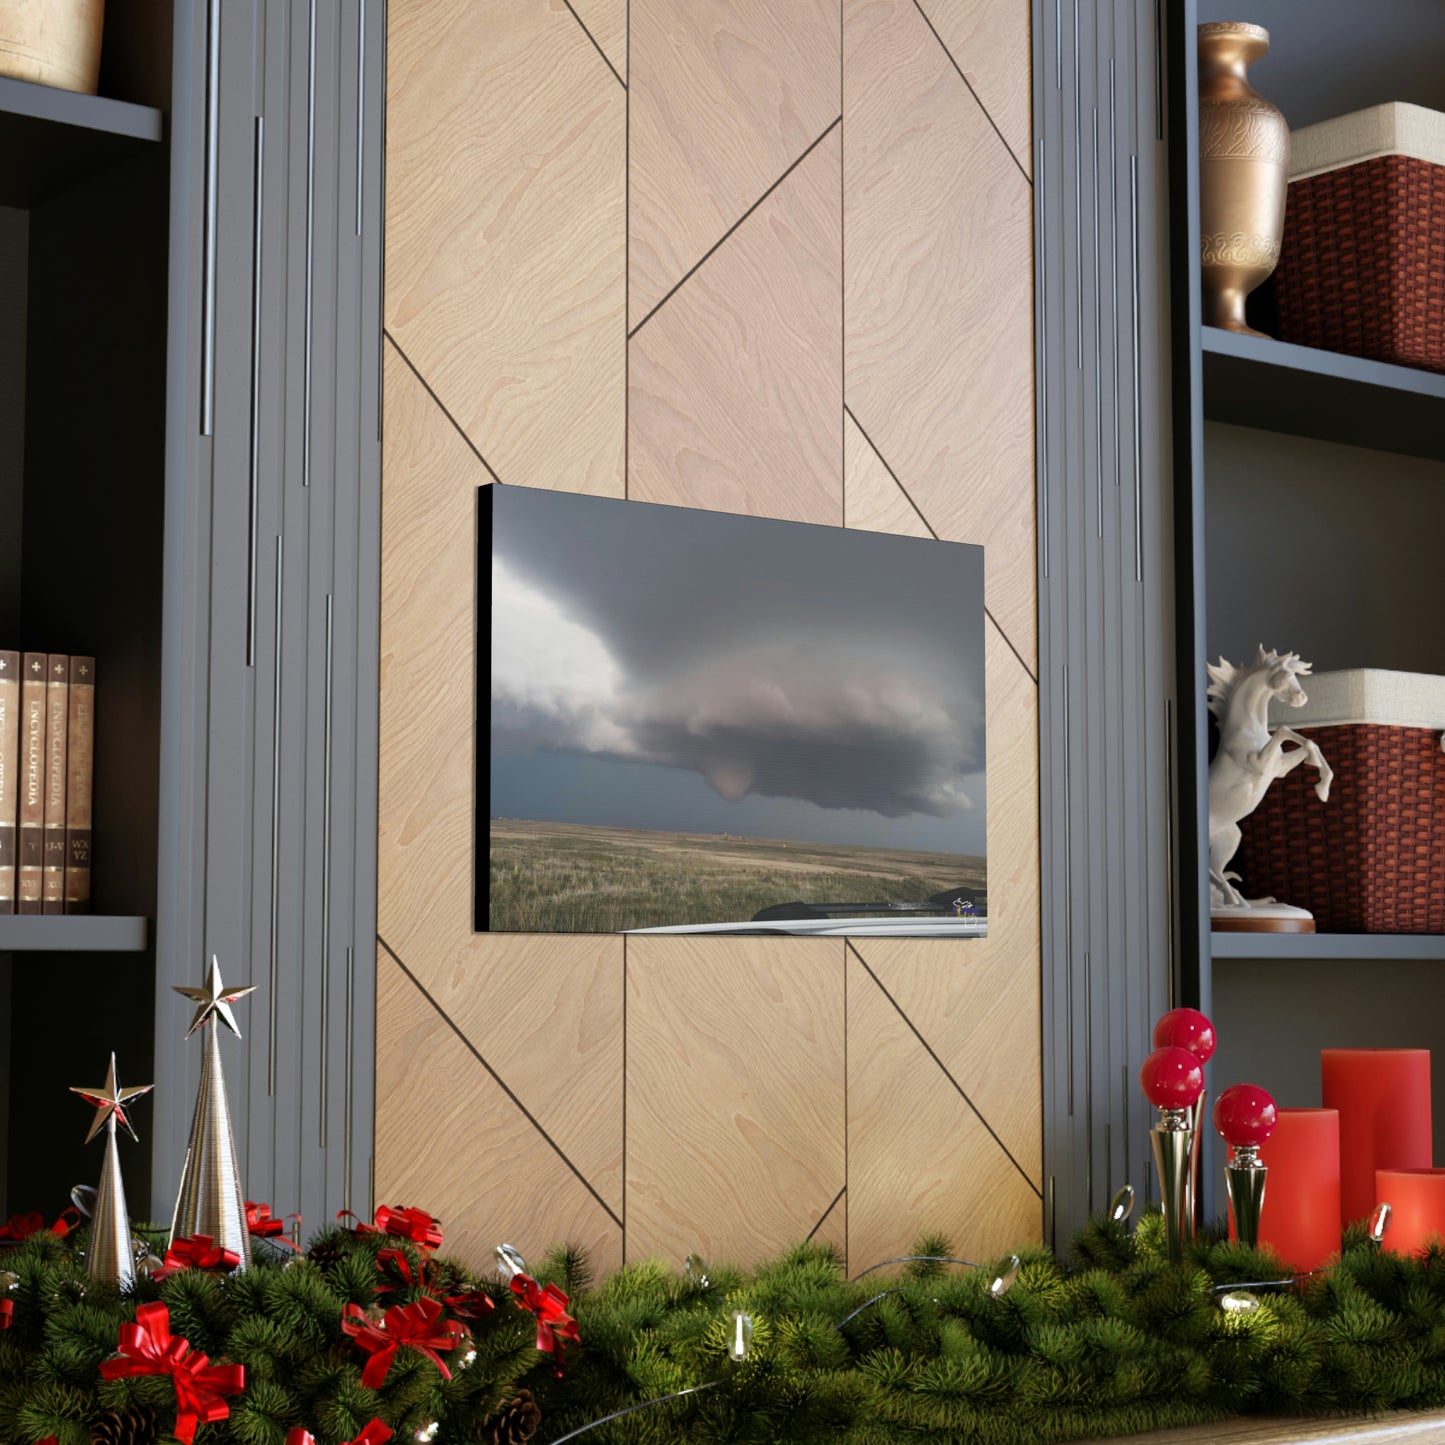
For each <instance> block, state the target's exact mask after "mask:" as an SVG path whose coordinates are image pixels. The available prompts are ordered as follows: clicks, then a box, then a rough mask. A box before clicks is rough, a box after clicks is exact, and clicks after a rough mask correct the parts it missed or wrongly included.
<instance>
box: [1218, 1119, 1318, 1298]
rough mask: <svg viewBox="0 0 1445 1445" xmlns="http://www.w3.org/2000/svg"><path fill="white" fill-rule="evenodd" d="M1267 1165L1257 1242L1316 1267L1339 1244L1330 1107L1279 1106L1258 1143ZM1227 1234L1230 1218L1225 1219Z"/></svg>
mask: <svg viewBox="0 0 1445 1445" xmlns="http://www.w3.org/2000/svg"><path fill="white" fill-rule="evenodd" d="M1259 1158H1260V1163H1262V1164H1263V1165H1264V1166H1265V1168H1267V1169H1268V1170H1269V1178H1268V1180H1267V1181H1266V1183H1265V1186H1264V1208H1263V1210H1262V1211H1261V1212H1260V1216H1259V1242H1260V1244H1261V1245H1262V1246H1263V1245H1266V1244H1267V1245H1269V1246H1270V1247H1271V1248H1272V1249H1273V1250H1274V1252H1275V1253H1276V1254H1277V1255H1279V1257H1280V1258H1281V1259H1282V1260H1284V1261H1285V1262H1286V1263H1287V1264H1291V1265H1293V1266H1294V1267H1295V1268H1296V1269H1301V1270H1305V1269H1318V1268H1319V1266H1320V1265H1321V1264H1323V1263H1324V1261H1325V1260H1326V1259H1328V1258H1329V1256H1330V1255H1332V1254H1338V1253H1339V1249H1340V1116H1339V1114H1338V1113H1337V1112H1336V1111H1335V1110H1334V1109H1281V1110H1279V1118H1278V1122H1277V1123H1276V1125H1275V1130H1274V1133H1273V1134H1271V1135H1270V1137H1269V1138H1268V1139H1266V1140H1265V1141H1264V1143H1263V1144H1261V1145H1260V1146H1259ZM1229 1232H1230V1237H1231V1238H1232V1237H1233V1235H1234V1221H1233V1220H1231V1221H1230V1227H1229Z"/></svg>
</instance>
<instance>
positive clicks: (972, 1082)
mask: <svg viewBox="0 0 1445 1445" xmlns="http://www.w3.org/2000/svg"><path fill="white" fill-rule="evenodd" d="M984 659H985V666H986V668H987V693H988V696H987V719H988V898H989V919H988V937H987V938H984V939H978V940H966V941H963V942H953V941H951V940H949V939H936V938H891V939H889V938H875V939H867V940H861V939H860V940H859V941H858V943H857V944H856V945H855V947H856V948H857V951H858V953H859V954H860V955H861V956H862V957H863V958H865V959H866V960H867V962H868V965H869V967H870V968H872V969H873V971H874V973H875V974H877V975H878V978H879V980H880V981H881V982H882V984H883V986H884V987H885V988H886V989H887V990H888V992H889V993H890V994H892V995H893V997H894V998H895V999H896V1000H897V1001H898V1004H899V1006H900V1007H901V1008H902V1009H903V1011H904V1013H906V1014H907V1015H908V1017H909V1018H910V1019H911V1020H912V1021H913V1023H914V1024H915V1025H916V1026H917V1028H918V1030H919V1032H920V1033H921V1034H922V1035H923V1037H924V1038H925V1039H927V1040H928V1044H929V1047H930V1048H932V1049H933V1051H934V1052H935V1053H936V1054H937V1055H938V1057H939V1059H940V1060H941V1062H942V1063H943V1064H944V1066H945V1067H946V1068H947V1069H948V1071H949V1073H951V1074H952V1075H953V1077H954V1078H955V1079H956V1080H957V1081H958V1084H959V1086H960V1087H961V1088H962V1089H963V1091H964V1092H965V1093H966V1094H967V1095H968V1096H969V1098H970V1099H972V1100H973V1102H974V1104H975V1105H977V1107H978V1109H979V1112H980V1113H981V1114H982V1115H983V1116H984V1118H985V1119H987V1120H988V1122H989V1124H990V1126H991V1127H992V1128H993V1130H994V1132H995V1133H996V1134H997V1135H998V1136H999V1138H1000V1139H1001V1140H1002V1141H1003V1143H1004V1145H1005V1146H1006V1147H1007V1149H1008V1151H1009V1153H1010V1154H1012V1155H1013V1157H1014V1159H1015V1160H1017V1161H1018V1164H1019V1166H1020V1167H1021V1168H1022V1169H1023V1170H1024V1171H1025V1172H1026V1173H1027V1174H1028V1176H1029V1178H1030V1179H1032V1180H1033V1182H1034V1185H1035V1187H1037V1188H1039V1189H1042V1187H1043V1160H1042V1152H1041V1151H1042V1147H1043V1094H1042V1090H1043V1082H1042V1079H1041V1077H1040V1073H1039V1038H1040V1008H1041V1003H1042V1000H1041V996H1040V984H1039V966H1038V958H1039V844H1038V799H1039V793H1038V689H1037V687H1036V686H1035V685H1034V681H1033V679H1032V678H1031V677H1030V676H1029V675H1028V673H1027V672H1025V671H1024V669H1023V666H1022V664H1021V663H1020V662H1019V660H1018V658H1017V657H1015V656H1014V654H1013V652H1012V651H1011V650H1010V649H1009V646H1008V644H1007V643H1006V642H1005V641H1004V639H1003V634H1002V633H1000V632H999V630H998V628H997V627H996V626H995V625H994V624H993V623H992V622H991V621H989V622H986V623H985V633H984ZM852 1037H853V1035H852V1030H851V1029H850V1031H849V1043H850V1045H851V1043H852Z"/></svg>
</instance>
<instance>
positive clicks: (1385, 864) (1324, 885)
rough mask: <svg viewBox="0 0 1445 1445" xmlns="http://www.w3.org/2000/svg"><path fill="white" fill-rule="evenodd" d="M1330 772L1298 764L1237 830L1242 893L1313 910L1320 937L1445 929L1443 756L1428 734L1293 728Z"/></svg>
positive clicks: (1355, 727) (1236, 866)
mask: <svg viewBox="0 0 1445 1445" xmlns="http://www.w3.org/2000/svg"><path fill="white" fill-rule="evenodd" d="M1298 731H1299V732H1300V735H1301V736H1303V737H1308V738H1312V739H1313V740H1314V741H1315V742H1317V743H1318V744H1319V747H1320V751H1321V752H1323V753H1324V755H1325V757H1326V758H1327V759H1328V760H1329V764H1330V766H1331V767H1332V768H1334V770H1335V780H1334V784H1333V785H1332V787H1331V789H1330V798H1329V801H1328V802H1327V803H1321V802H1320V800H1319V799H1318V798H1317V797H1316V796H1315V791H1314V787H1315V772H1314V770H1313V769H1312V768H1304V767H1300V768H1296V769H1295V771H1294V772H1292V773H1291V774H1290V775H1289V776H1288V777H1287V778H1283V779H1281V780H1280V781H1279V782H1277V783H1275V784H1274V785H1273V786H1272V787H1271V788H1270V790H1269V792H1268V793H1266V794H1265V799H1264V802H1263V803H1262V804H1261V805H1260V807H1259V808H1258V809H1257V810H1256V811H1255V812H1254V813H1253V814H1252V815H1251V816H1250V817H1248V818H1246V819H1245V820H1244V821H1243V822H1242V823H1241V824H1240V828H1241V830H1242V831H1243V833H1244V841H1243V843H1242V844H1241V845H1240V849H1239V852H1238V853H1237V854H1236V855H1235V858H1234V861H1233V862H1232V863H1231V864H1230V868H1231V869H1232V871H1234V872H1236V873H1238V874H1240V876H1241V878H1242V879H1243V883H1242V885H1241V886H1242V888H1243V890H1244V892H1245V895H1246V896H1247V897H1250V898H1258V897H1262V896H1265V895H1269V894H1272V895H1273V896H1274V897H1276V898H1278V899H1279V901H1280V902H1281V903H1293V904H1295V905H1296V906H1298V907H1301V908H1308V909H1309V910H1310V912H1311V913H1313V914H1314V916H1315V927H1316V928H1317V929H1318V930H1319V931H1320V932H1321V933H1445V753H1442V752H1441V750H1440V733H1439V731H1438V730H1435V729H1431V728H1406V727H1390V726H1384V725H1379V724H1372V723H1359V724H1355V723H1351V724H1347V725H1344V726H1338V727H1323V728H1309V727H1305V728H1300V729H1299V730H1298Z"/></svg>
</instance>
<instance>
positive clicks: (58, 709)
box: [40, 652, 70, 913]
mask: <svg viewBox="0 0 1445 1445" xmlns="http://www.w3.org/2000/svg"><path fill="white" fill-rule="evenodd" d="M69 732H70V659H69V658H68V657H66V656H65V655H64V653H60V652H52V653H51V654H50V655H49V656H48V657H47V658H46V659H45V843H44V864H43V868H42V871H41V875H40V900H41V911H42V912H44V913H64V912H65V776H66V775H65V753H66V743H67V740H68V736H69Z"/></svg>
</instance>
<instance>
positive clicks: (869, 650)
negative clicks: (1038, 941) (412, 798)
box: [476, 486, 987, 937]
mask: <svg viewBox="0 0 1445 1445" xmlns="http://www.w3.org/2000/svg"><path fill="white" fill-rule="evenodd" d="M478 534H479V558H478V571H477V575H478V579H479V582H478V591H479V594H480V595H479V597H478V603H479V605H478V609H477V611H478V617H479V619H480V621H479V636H478V639H477V642H478V649H477V650H478V659H479V661H478V676H477V687H478V699H477V703H478V706H477V725H478V734H479V736H478V739H477V743H478V746H477V791H478V798H477V813H476V816H477V820H478V823H477V840H476V841H477V849H476V856H477V876H476V927H477V928H478V930H480V931H494V932H523V933H550V932H582V933H616V932H633V931H670V932H741V933H794V934H841V935H871V934H880V933H882V934H905V935H946V936H954V937H967V936H970V935H978V934H981V933H983V932H985V931H986V928H987V867H986V849H985V832H984V815H985V806H984V805H985V767H984V761H985V755H984V654H983V620H984V611H983V549H982V548H980V547H975V546H967V545H963V544H960V543H954V542H939V541H933V540H927V539H920V538H914V537H900V536H894V535H890V534H883V533H877V532H865V531H858V530H853V529H845V528H843V527H826V526H815V525H810V524H806V523H800V522H780V521H772V520H769V519H765V518H759V517H744V516H734V515H730V514H723V513H718V512H706V511H699V510H694V509H691V508H684V507H667V506H658V505H654V504H650V503H644V502H632V501H621V500H616V499H613V498H601V497H589V496H581V495H577V494H573V493H567V492H552V491H540V490H536V489H532V488H524V487H503V486H489V487H484V488H482V489H481V491H480V496H479V522H478Z"/></svg>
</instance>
